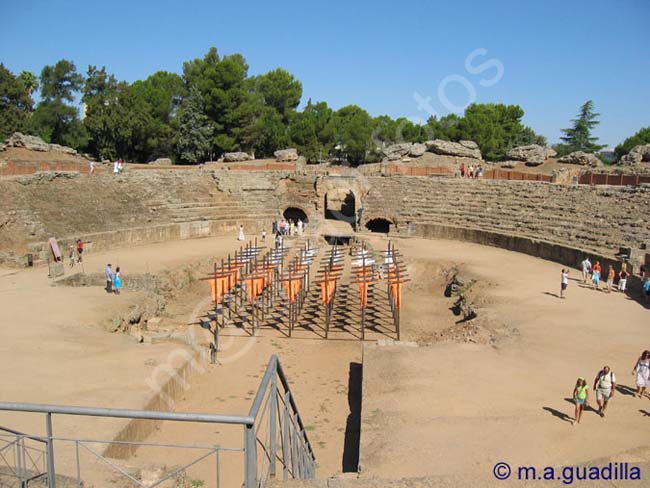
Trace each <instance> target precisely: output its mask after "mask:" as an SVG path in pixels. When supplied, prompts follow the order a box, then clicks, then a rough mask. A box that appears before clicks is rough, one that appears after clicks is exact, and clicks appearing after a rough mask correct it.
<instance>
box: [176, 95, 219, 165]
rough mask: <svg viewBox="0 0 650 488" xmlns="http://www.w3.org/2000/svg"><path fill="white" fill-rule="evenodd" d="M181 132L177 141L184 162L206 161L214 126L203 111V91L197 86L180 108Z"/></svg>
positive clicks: (180, 156)
mask: <svg viewBox="0 0 650 488" xmlns="http://www.w3.org/2000/svg"><path fill="white" fill-rule="evenodd" d="M178 120H179V133H178V142H177V143H176V152H177V154H178V159H179V160H180V161H181V162H183V163H189V164H197V163H201V162H203V161H205V157H206V155H207V154H208V151H209V150H210V145H211V141H212V139H211V137H212V131H213V129H212V126H211V125H210V121H209V120H208V117H207V116H206V115H205V112H204V111H203V104H202V102H201V92H200V91H199V90H198V88H196V87H192V88H191V89H190V94H189V96H188V97H187V98H185V99H184V100H183V102H182V103H181V106H180V107H179V110H178Z"/></svg>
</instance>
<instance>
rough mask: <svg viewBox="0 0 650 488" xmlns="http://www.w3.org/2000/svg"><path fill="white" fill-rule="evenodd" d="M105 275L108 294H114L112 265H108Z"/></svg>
mask: <svg viewBox="0 0 650 488" xmlns="http://www.w3.org/2000/svg"><path fill="white" fill-rule="evenodd" d="M104 274H105V275H106V293H113V268H112V267H111V264H110V263H108V264H107V265H106V269H104Z"/></svg>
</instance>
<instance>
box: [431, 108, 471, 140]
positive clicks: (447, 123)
mask: <svg viewBox="0 0 650 488" xmlns="http://www.w3.org/2000/svg"><path fill="white" fill-rule="evenodd" d="M461 120H462V117H460V116H458V115H456V114H448V115H445V116H444V117H442V118H440V119H438V118H437V117H436V116H433V117H430V118H429V120H427V134H428V136H429V137H430V138H431V139H442V140H443V141H455V142H457V141H460V140H461V139H462V135H461V130H460V121H461Z"/></svg>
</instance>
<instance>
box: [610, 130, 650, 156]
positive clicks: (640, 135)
mask: <svg viewBox="0 0 650 488" xmlns="http://www.w3.org/2000/svg"><path fill="white" fill-rule="evenodd" d="M643 144H650V127H643V128H642V129H639V131H638V132H637V133H636V134H634V135H633V136H630V137H628V138H627V139H625V141H623V143H622V144H619V145H618V146H616V148H615V149H614V151H615V153H616V159H617V160H619V159H621V157H623V156H625V155H626V154H627V153H629V152H630V151H631V150H632V149H633V148H634V147H635V146H639V145H643Z"/></svg>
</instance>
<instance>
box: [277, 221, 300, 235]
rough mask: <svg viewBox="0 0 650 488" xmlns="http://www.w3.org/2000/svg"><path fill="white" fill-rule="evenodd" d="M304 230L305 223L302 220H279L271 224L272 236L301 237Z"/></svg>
mask: <svg viewBox="0 0 650 488" xmlns="http://www.w3.org/2000/svg"><path fill="white" fill-rule="evenodd" d="M304 228H305V223H304V222H303V221H302V219H298V220H297V221H295V222H294V221H293V219H289V220H287V219H285V218H283V219H281V220H278V221H277V222H273V234H278V233H279V234H281V235H283V236H295V235H299V236H300V235H302V232H303V230H304Z"/></svg>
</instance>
